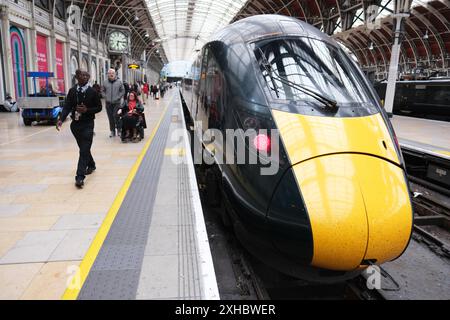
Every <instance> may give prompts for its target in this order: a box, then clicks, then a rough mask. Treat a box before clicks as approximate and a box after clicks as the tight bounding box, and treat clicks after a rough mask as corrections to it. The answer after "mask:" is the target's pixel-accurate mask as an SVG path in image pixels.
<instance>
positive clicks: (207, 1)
mask: <svg viewBox="0 0 450 320" xmlns="http://www.w3.org/2000/svg"><path fill="white" fill-rule="evenodd" d="M146 3H147V7H148V9H149V11H150V15H151V17H152V19H153V22H154V24H155V28H156V31H157V33H158V35H159V37H160V40H161V42H162V46H163V48H164V51H165V53H166V56H167V58H168V60H169V61H177V60H191V59H192V58H193V57H194V56H195V55H196V51H195V50H196V49H200V48H201V47H202V46H203V44H204V43H205V42H206V41H207V40H208V38H209V37H210V36H211V35H212V34H213V33H214V32H215V31H217V30H219V29H220V28H222V27H224V26H226V25H227V24H229V23H230V21H231V20H232V19H233V18H234V16H235V15H236V14H237V12H238V11H239V10H240V9H241V8H242V7H243V5H244V4H245V3H246V0H222V1H213V0H197V1H192V0H177V1H173V0H146Z"/></svg>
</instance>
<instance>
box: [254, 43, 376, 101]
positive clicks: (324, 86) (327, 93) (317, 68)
mask: <svg viewBox="0 0 450 320" xmlns="http://www.w3.org/2000/svg"><path fill="white" fill-rule="evenodd" d="M262 53H263V54H264V56H265V59H266V61H267V62H268V64H269V65H270V68H271V70H272V72H269V71H270V70H269V71H268V70H266V68H264V66H262V62H263V61H264V59H263V58H262ZM255 55H256V59H257V60H258V61H259V62H260V64H261V71H262V74H263V76H264V78H265V80H266V82H267V85H268V87H269V89H270V93H271V95H272V98H274V99H275V100H284V101H286V102H288V103H290V102H296V103H298V102H299V103H307V104H308V105H309V104H317V103H319V104H320V102H318V101H317V99H315V98H313V97H312V96H311V95H309V94H307V93H305V92H304V90H301V89H299V88H297V87H295V85H299V86H302V87H304V88H307V90H310V91H313V92H315V93H317V94H319V95H321V96H323V97H326V98H328V99H331V100H334V101H336V102H337V105H338V106H339V107H345V106H351V107H357V106H358V105H364V104H365V103H368V104H373V103H374V101H373V97H372V95H371V94H370V91H369V89H368V88H367V86H366V84H365V82H364V80H363V79H362V78H361V77H360V75H359V72H358V71H357V70H356V68H355V66H354V64H353V63H352V62H351V61H350V60H349V58H348V57H347V56H346V54H345V53H344V52H343V50H342V49H340V48H339V49H337V48H335V47H334V46H331V45H329V44H327V43H325V42H323V41H320V40H316V39H312V38H306V37H305V38H295V39H278V40H268V41H267V40H266V41H262V42H259V43H257V44H256V46H255ZM277 78H281V79H282V80H285V81H280V80H278V79H277ZM286 80H287V81H289V82H291V83H293V84H294V85H291V84H289V83H287V82H286Z"/></svg>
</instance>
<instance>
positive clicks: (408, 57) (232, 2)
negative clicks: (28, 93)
mask: <svg viewBox="0 0 450 320" xmlns="http://www.w3.org/2000/svg"><path fill="white" fill-rule="evenodd" d="M34 3H35V5H37V6H40V7H43V8H45V9H47V10H48V11H49V12H50V13H53V14H54V16H55V17H58V18H60V19H66V10H67V8H68V7H69V6H70V5H76V6H79V7H80V8H81V11H82V30H83V31H84V32H85V33H87V34H89V35H90V36H91V37H92V38H93V39H94V40H99V41H102V40H104V37H105V34H107V31H108V30H110V29H111V26H112V25H123V26H126V27H128V28H129V29H130V30H131V32H132V45H133V48H132V55H133V58H139V57H141V56H142V53H143V52H144V51H145V52H146V56H147V57H148V58H149V59H151V61H150V62H151V63H152V64H159V65H160V66H161V67H162V65H163V64H166V63H168V62H171V61H177V60H190V59H191V58H192V57H193V56H194V55H195V52H196V50H198V49H200V48H201V47H202V45H203V44H204V43H205V42H206V41H207V40H208V38H209V37H210V35H211V34H212V33H213V32H215V31H218V30H219V29H220V28H222V27H224V26H226V25H227V24H228V23H230V22H234V21H237V20H239V19H242V18H245V17H248V16H252V15H256V14H264V13H266V14H267V13H278V14H283V15H287V16H292V17H296V18H298V19H301V20H303V21H305V22H307V23H310V24H312V25H314V26H316V27H317V28H318V29H320V30H322V31H323V32H325V33H328V34H329V35H332V36H333V37H335V38H336V39H337V40H339V41H340V42H341V43H342V44H343V45H344V46H345V47H346V48H348V50H349V51H351V52H352V53H353V54H354V56H355V58H356V59H357V60H358V61H359V63H360V64H361V66H363V67H365V68H367V69H370V68H372V69H374V70H376V72H377V73H379V74H381V75H382V74H383V73H386V72H387V70H388V67H389V61H390V54H391V47H392V39H393V32H392V29H393V25H394V19H393V14H394V13H395V12H399V8H400V10H403V8H407V10H406V11H408V12H409V17H408V18H407V19H406V20H405V24H404V33H403V42H402V48H401V56H400V71H401V72H408V70H413V69H415V68H419V67H422V68H425V69H428V70H445V69H448V68H449V67H450V0H219V1H217V0H35V1H34ZM368 22H369V23H368Z"/></svg>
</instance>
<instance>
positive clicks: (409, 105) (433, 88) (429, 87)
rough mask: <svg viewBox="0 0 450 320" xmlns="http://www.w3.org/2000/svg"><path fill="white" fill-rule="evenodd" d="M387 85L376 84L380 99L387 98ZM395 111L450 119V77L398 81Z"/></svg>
mask: <svg viewBox="0 0 450 320" xmlns="http://www.w3.org/2000/svg"><path fill="white" fill-rule="evenodd" d="M386 85H387V83H386V82H381V83H377V84H376V85H375V88H376V91H377V93H378V95H379V97H380V99H384V98H385V95H386ZM393 112H394V113H395V114H402V115H413V116H420V117H428V118H436V119H438V120H446V121H450V79H447V80H411V81H397V83H396V87H395V97H394V110H393Z"/></svg>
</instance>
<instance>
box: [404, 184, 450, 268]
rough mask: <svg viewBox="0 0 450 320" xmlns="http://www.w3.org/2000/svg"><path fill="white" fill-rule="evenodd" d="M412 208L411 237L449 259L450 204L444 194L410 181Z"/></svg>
mask: <svg viewBox="0 0 450 320" xmlns="http://www.w3.org/2000/svg"><path fill="white" fill-rule="evenodd" d="M411 190H412V191H413V193H414V196H413V198H412V199H413V200H412V203H413V210H414V232H413V238H414V239H415V240H416V241H418V242H421V243H424V244H425V245H427V246H428V247H429V248H430V249H431V250H432V251H433V252H435V253H436V254H438V255H439V256H442V257H445V258H447V259H450V206H449V204H448V202H449V200H448V198H446V197H445V196H443V195H441V194H439V193H437V192H435V191H433V190H430V189H428V188H426V187H424V186H423V185H419V184H417V183H412V182H411Z"/></svg>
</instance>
